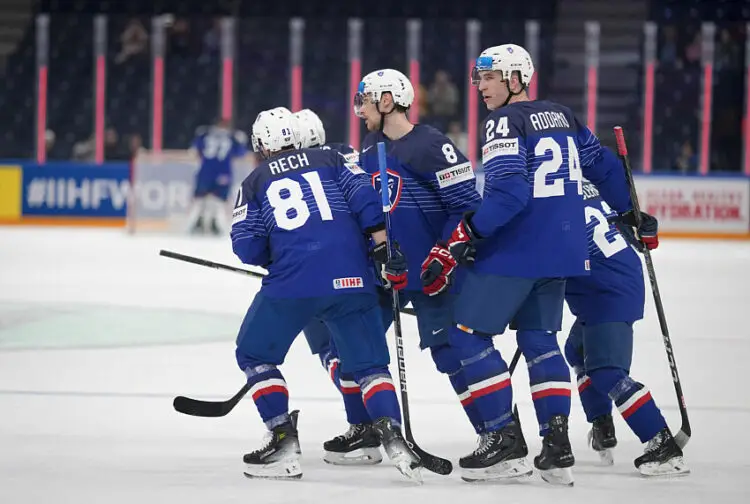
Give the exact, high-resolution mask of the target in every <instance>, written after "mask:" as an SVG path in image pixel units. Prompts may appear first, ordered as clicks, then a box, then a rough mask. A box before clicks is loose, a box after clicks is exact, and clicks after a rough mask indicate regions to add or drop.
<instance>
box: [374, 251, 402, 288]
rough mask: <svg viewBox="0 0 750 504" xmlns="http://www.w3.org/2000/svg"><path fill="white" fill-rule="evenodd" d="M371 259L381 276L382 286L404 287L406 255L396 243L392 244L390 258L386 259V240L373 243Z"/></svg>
mask: <svg viewBox="0 0 750 504" xmlns="http://www.w3.org/2000/svg"><path fill="white" fill-rule="evenodd" d="M372 259H373V261H375V267H376V268H377V269H378V271H379V272H380V276H381V277H382V278H383V287H385V288H386V289H393V290H401V289H403V288H404V287H406V284H407V281H408V278H407V274H408V267H407V265H406V256H405V255H404V254H403V253H402V252H401V250H399V248H398V244H397V243H394V244H393V247H392V249H391V258H390V260H389V259H388V245H387V244H386V242H382V243H380V244H378V245H375V248H373V249H372Z"/></svg>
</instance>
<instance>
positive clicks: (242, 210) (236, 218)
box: [232, 203, 247, 226]
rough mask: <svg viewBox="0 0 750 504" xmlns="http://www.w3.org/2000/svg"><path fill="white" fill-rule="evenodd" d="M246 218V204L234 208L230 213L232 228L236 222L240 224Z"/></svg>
mask: <svg viewBox="0 0 750 504" xmlns="http://www.w3.org/2000/svg"><path fill="white" fill-rule="evenodd" d="M246 218H247V203H245V204H244V205H242V206H240V207H237V208H235V209H234V210H233V211H232V225H233V226H234V225H235V224H237V223H238V222H242V221H243V220H245V219H246Z"/></svg>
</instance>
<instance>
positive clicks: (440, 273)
mask: <svg viewBox="0 0 750 504" xmlns="http://www.w3.org/2000/svg"><path fill="white" fill-rule="evenodd" d="M456 264H457V263H456V260H455V259H454V258H453V256H452V255H451V253H450V251H449V250H448V247H447V246H446V244H445V243H443V242H437V243H436V244H435V246H434V247H432V249H431V250H430V253H429V255H428V256H427V258H426V259H425V260H424V261H423V262H422V274H421V275H420V278H421V279H422V292H424V293H425V294H427V295H428V296H437V295H438V294H440V293H442V292H445V291H446V290H447V289H448V287H450V285H451V280H452V275H451V274H452V273H453V270H454V269H455V268H456Z"/></svg>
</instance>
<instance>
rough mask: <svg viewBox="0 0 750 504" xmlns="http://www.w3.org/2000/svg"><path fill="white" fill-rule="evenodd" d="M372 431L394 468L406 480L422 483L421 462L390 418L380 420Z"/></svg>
mask: <svg viewBox="0 0 750 504" xmlns="http://www.w3.org/2000/svg"><path fill="white" fill-rule="evenodd" d="M373 428H374V430H375V431H376V432H377V433H378V436H379V437H380V441H381V442H382V443H383V447H384V448H385V453H386V454H387V455H388V458H389V459H390V460H391V462H393V465H395V466H396V469H398V471H399V472H400V473H401V474H403V475H404V476H405V477H406V478H407V479H409V480H411V481H413V482H415V483H419V484H421V483H422V472H421V470H420V467H421V461H420V459H419V456H418V455H417V454H416V453H414V451H412V449H411V447H410V446H409V443H408V442H407V441H406V440H405V439H404V436H403V435H402V434H401V429H400V428H398V427H394V426H393V424H392V423H391V419H390V418H381V419H379V420H378V421H377V422H375V424H374V426H373Z"/></svg>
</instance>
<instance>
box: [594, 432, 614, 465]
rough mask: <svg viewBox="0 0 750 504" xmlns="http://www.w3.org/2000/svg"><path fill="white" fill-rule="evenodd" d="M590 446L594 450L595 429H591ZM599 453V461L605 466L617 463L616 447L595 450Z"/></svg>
mask: <svg viewBox="0 0 750 504" xmlns="http://www.w3.org/2000/svg"><path fill="white" fill-rule="evenodd" d="M588 440H589V447H590V448H591V449H592V450H594V443H593V440H594V431H593V430H590V431H589V434H588ZM594 451H595V452H596V453H597V454H598V455H599V463H600V464H601V465H603V466H611V465H614V464H615V456H614V448H605V449H603V450H594Z"/></svg>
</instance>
